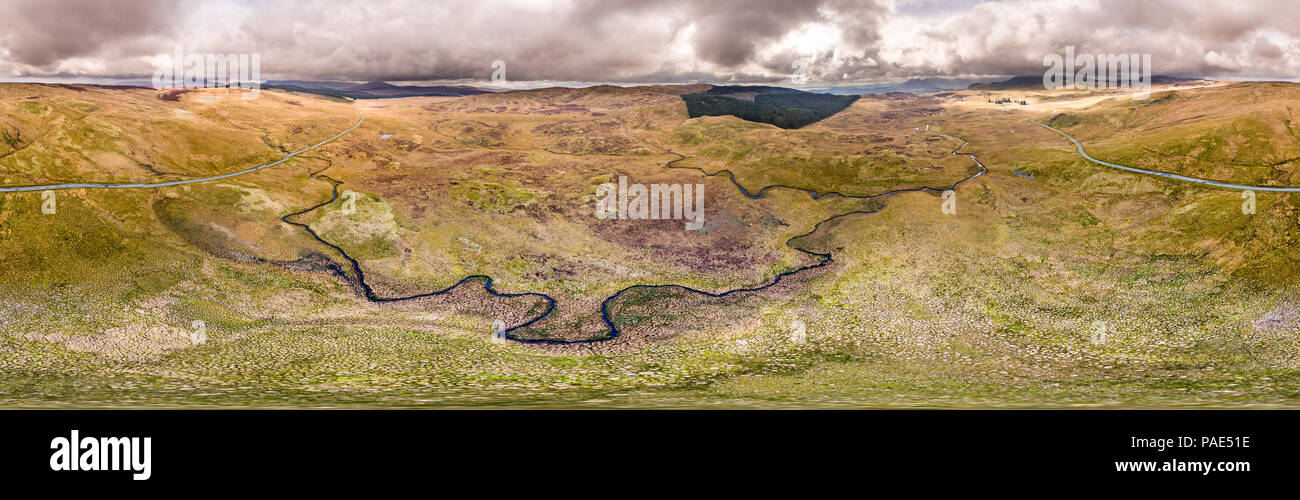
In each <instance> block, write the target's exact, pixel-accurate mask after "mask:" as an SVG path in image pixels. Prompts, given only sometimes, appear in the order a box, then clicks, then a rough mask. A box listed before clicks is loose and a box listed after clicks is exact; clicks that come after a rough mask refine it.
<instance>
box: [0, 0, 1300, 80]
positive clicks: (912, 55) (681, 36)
mask: <svg viewBox="0 0 1300 500" xmlns="http://www.w3.org/2000/svg"><path fill="white" fill-rule="evenodd" d="M178 45H179V46H181V47H182V48H183V50H184V51H185V52H186V53H197V54H207V53H217V54H231V53H235V54H258V56H259V58H260V61H261V77H262V79H308V80H352V81H374V80H382V81H390V82H430V81H464V82H480V81H487V80H489V78H490V77H491V75H492V73H493V66H492V63H493V61H496V60H501V61H504V62H505V65H506V71H505V75H504V76H505V77H506V79H508V80H510V81H552V82H609V83H693V82H707V83H726V82H734V83H780V82H789V81H791V78H792V76H796V75H795V72H796V66H799V67H802V68H804V69H803V74H804V75H806V76H807V79H808V81H809V82H812V83H826V84H831V85H839V84H854V83H862V82H877V81H886V80H901V79H907V78H916V77H968V76H990V75H992V76H997V75H1001V76H1013V75H1041V74H1042V73H1043V71H1044V69H1045V67H1044V65H1043V57H1044V56H1045V55H1046V54H1063V53H1064V50H1065V47H1066V46H1074V47H1075V48H1076V51H1078V52H1088V53H1099V52H1100V53H1108V54H1133V53H1140V54H1151V56H1152V67H1153V72H1154V73H1155V74H1165V75H1179V76H1199V77H1215V78H1223V79H1273V78H1276V79H1295V78H1296V77H1297V76H1300V57H1296V55H1297V54H1300V2H1297V1H1295V0H1255V1H1247V0H1224V1H1220V0H1144V1H1133V0H1117V1H1109V0H1092V1H1069V0H1049V1H1038V0H1013V1H1005V2H978V1H962V0H955V1H943V0H713V1H698V0H603V1H597V0H367V1H343V0H339V1H309V0H270V1H254V0H244V1H238V0H225V1H219V0H175V1H167V0H117V1H111V2H105V1H97V0H84V1H76V0H4V1H3V2H0V79H7V80H15V79H18V80H60V79H65V80H66V79H72V80H104V79H149V78H150V77H151V76H152V75H153V73H154V71H155V68H156V64H157V62H158V61H159V60H160V58H159V55H160V54H171V53H173V52H174V50H175V47H176V46H178ZM796 77H797V76H796Z"/></svg>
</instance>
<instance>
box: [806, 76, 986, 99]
mask: <svg viewBox="0 0 1300 500" xmlns="http://www.w3.org/2000/svg"><path fill="white" fill-rule="evenodd" d="M978 81H980V80H979V79H976V78H942V77H933V78H913V79H911V80H907V81H905V82H894V83H880V84H872V85H844V86H827V87H809V88H805V89H804V90H808V91H811V92H825V93H828V94H835V95H862V94H888V93H891V92H906V93H909V94H929V93H932V92H942V91H945V90H962V89H965V88H966V87H967V86H969V85H971V84H972V83H975V82H978Z"/></svg>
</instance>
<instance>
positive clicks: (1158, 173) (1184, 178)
mask: <svg viewBox="0 0 1300 500" xmlns="http://www.w3.org/2000/svg"><path fill="white" fill-rule="evenodd" d="M1029 121H1030V122H1032V123H1033V124H1034V125H1038V126H1040V127H1043V128H1045V129H1047V130H1051V131H1053V132H1056V133H1058V134H1061V135H1062V136H1064V137H1065V138H1066V139H1069V140H1070V142H1073V143H1074V146H1075V147H1076V148H1078V149H1079V154H1080V155H1083V157H1084V158H1086V159H1087V160H1088V161H1091V162H1093V163H1096V164H1098V165H1105V166H1107V167H1111V168H1118V169H1120V170H1127V171H1129V172H1134V173H1139V174H1146V175H1154V176H1157V177H1164V178H1167V179H1177V180H1180V181H1187V182H1195V183H1197V184H1205V185H1207V186H1218V187H1223V188H1229V189H1243V190H1245V189H1249V190H1251V191H1285V192H1291V193H1294V192H1300V187H1275V186H1244V185H1241V184H1229V183H1226V182H1219V181H1212V180H1209V179H1198V178H1196V177H1188V176H1186V175H1178V174H1171V173H1169V172H1161V171H1158V170H1146V169H1142V168H1136V167H1126V166H1124V165H1116V164H1114V163H1110V162H1105V161H1101V160H1098V159H1096V158H1093V157H1091V156H1088V152H1086V151H1084V150H1083V144H1081V143H1080V142H1079V141H1078V140H1077V139H1075V138H1073V137H1070V134H1067V133H1065V132H1062V131H1060V130H1057V129H1056V128H1055V127H1052V126H1051V125H1047V124H1043V123H1038V122H1036V121H1033V120H1029Z"/></svg>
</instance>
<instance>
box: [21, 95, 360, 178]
mask: <svg viewBox="0 0 1300 500" xmlns="http://www.w3.org/2000/svg"><path fill="white" fill-rule="evenodd" d="M357 114H361V113H360V112H359V111H358V112H357ZM365 121H366V116H365V115H361V119H360V120H357V124H356V125H353V126H351V127H348V129H347V130H344V131H342V132H339V133H338V134H336V135H334V137H330V138H329V139H325V140H323V141H320V142H318V143H316V144H313V145H311V146H308V147H306V148H303V149H299V150H297V151H294V152H292V153H289V154H287V155H285V157H284V158H280V159H279V160H276V161H274V162H271V163H267V164H265V165H258V166H256V167H251V168H246V169H244V170H240V171H238V172H231V173H228V174H221V175H214V176H212V177H200V178H195V179H185V180H179V181H167V182H154V183H128V184H102V183H93V182H76V183H69V184H47V185H44V186H0V193H13V192H20V191H45V190H47V189H76V188H88V189H141V188H160V187H169V186H180V185H184V184H195V183H199V182H208V181H215V180H220V179H228V178H230V177H235V176H238V175H244V174H251V173H253V172H256V171H258V170H262V169H264V168H271V167H274V166H276V165H279V164H281V163H284V162H286V161H289V160H292V159H293V157H295V156H298V155H300V154H303V153H306V152H308V151H311V150H313V149H316V148H319V147H321V146H324V145H326V144H329V143H330V142H333V141H334V140H335V139H338V138H339V137H343V135H344V134H347V133H348V132H351V131H353V130H356V128H357V127H360V126H361V124H362V123H364V122H365Z"/></svg>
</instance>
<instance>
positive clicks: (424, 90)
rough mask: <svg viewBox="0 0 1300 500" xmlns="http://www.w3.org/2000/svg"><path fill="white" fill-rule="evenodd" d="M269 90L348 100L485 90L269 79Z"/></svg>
mask: <svg viewBox="0 0 1300 500" xmlns="http://www.w3.org/2000/svg"><path fill="white" fill-rule="evenodd" d="M262 87H264V88H269V89H280V90H288V91H292V92H305V93H309V94H319V95H326V96H331V97H346V98H349V99H385V98H392V97H431V96H433V97H459V96H467V95H478V94H486V93H488V91H486V90H483V89H478V88H474V87H466V86H460V85H455V86H449V85H438V86H429V87H422V86H415V85H412V86H403V85H393V84H391V83H385V82H366V83H354V82H316V81H307V80H270V81H267V82H266V83H263V84H262Z"/></svg>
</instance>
